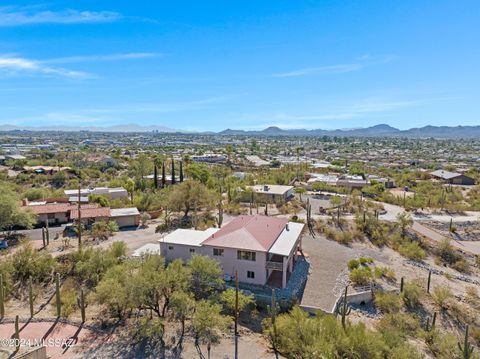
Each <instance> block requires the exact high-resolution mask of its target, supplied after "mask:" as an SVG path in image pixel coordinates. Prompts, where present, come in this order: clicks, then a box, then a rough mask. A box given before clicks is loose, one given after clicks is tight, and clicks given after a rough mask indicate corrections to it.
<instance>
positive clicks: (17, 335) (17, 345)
mask: <svg viewBox="0 0 480 359" xmlns="http://www.w3.org/2000/svg"><path fill="white" fill-rule="evenodd" d="M14 339H15V351H17V350H18V349H20V328H19V325H18V315H16V316H15V338H14Z"/></svg>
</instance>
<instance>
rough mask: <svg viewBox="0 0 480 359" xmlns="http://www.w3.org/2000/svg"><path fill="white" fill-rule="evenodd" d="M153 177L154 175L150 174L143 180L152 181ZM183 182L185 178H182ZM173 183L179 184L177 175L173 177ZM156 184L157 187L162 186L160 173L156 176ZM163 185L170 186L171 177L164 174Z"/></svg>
mask: <svg viewBox="0 0 480 359" xmlns="http://www.w3.org/2000/svg"><path fill="white" fill-rule="evenodd" d="M160 170H161V169H160ZM159 172H160V171H159ZM153 176H154V175H153V174H151V175H147V176H144V177H143V178H145V179H148V180H153ZM183 180H184V181H185V180H186V178H185V177H184V178H183ZM175 183H180V176H179V175H175ZM157 184H158V186H159V187H160V186H161V185H162V174H161V173H160V174H159V175H157ZM165 184H166V185H171V184H172V175H167V174H165Z"/></svg>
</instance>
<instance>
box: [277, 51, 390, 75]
mask: <svg viewBox="0 0 480 359" xmlns="http://www.w3.org/2000/svg"><path fill="white" fill-rule="evenodd" d="M393 59H394V56H393V55H384V56H372V55H370V54H364V55H361V56H358V57H357V58H356V59H355V60H356V61H355V62H352V63H350V64H338V65H328V66H319V67H307V68H304V69H299V70H294V71H289V72H281V73H277V74H273V75H272V77H298V76H308V75H321V74H342V73H347V72H354V71H359V70H361V69H363V68H365V67H367V66H371V65H381V64H386V63H388V62H390V61H392V60H393Z"/></svg>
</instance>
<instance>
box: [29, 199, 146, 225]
mask: <svg viewBox="0 0 480 359" xmlns="http://www.w3.org/2000/svg"><path fill="white" fill-rule="evenodd" d="M53 200H54V199H52V200H51V202H48V200H46V201H37V202H29V201H28V200H26V199H25V200H23V208H28V209H30V210H31V211H32V212H33V213H35V214H36V215H37V223H38V224H39V225H43V224H45V222H46V221H48V223H49V224H52V225H55V224H64V223H68V222H72V221H74V220H76V219H78V204H72V203H68V202H66V200H65V199H58V202H52V201H53ZM80 210H81V217H82V221H84V222H86V223H93V222H95V221H110V220H112V221H115V222H117V224H118V227H119V228H124V227H138V225H139V224H140V212H139V211H138V209H137V208H135V207H133V208H118V209H110V208H109V207H100V206H99V205H98V204H96V203H92V204H82V205H81V209H80Z"/></svg>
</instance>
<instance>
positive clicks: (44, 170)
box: [22, 166, 71, 175]
mask: <svg viewBox="0 0 480 359" xmlns="http://www.w3.org/2000/svg"><path fill="white" fill-rule="evenodd" d="M70 170H71V168H70V167H59V166H23V171H22V172H27V173H28V172H32V173H35V174H45V175H53V174H55V173H57V172H59V171H70Z"/></svg>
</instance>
